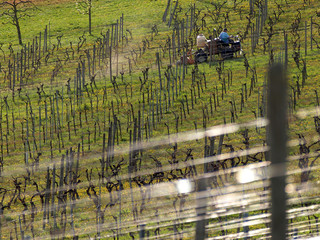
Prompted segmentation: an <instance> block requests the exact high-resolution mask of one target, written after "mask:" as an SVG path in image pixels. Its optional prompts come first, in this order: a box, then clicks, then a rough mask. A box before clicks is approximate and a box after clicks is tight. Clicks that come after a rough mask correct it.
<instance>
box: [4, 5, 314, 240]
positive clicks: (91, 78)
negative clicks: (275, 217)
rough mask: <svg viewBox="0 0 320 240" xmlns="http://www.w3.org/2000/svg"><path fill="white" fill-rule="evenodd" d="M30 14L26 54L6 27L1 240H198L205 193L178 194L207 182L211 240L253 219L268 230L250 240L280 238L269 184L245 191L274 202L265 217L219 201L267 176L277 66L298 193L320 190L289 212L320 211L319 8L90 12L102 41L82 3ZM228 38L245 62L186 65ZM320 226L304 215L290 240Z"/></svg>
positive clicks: (217, 59)
mask: <svg viewBox="0 0 320 240" xmlns="http://www.w3.org/2000/svg"><path fill="white" fill-rule="evenodd" d="M1 2H5V1H1ZM9 2H12V1H9ZM32 2H33V4H34V5H28V6H27V5H26V6H25V7H28V8H29V9H31V10H32V11H30V17H24V18H21V19H20V27H21V32H22V42H23V43H22V45H19V42H18V38H17V30H16V28H15V26H13V25H10V24H8V23H7V22H6V18H5V17H4V16H2V17H0V21H2V22H3V24H2V25H1V29H0V84H1V85H0V86H1V89H0V92H1V93H0V94H1V95H0V96H1V101H0V102H1V104H0V106H1V111H0V119H1V121H0V183H1V184H0V201H1V202H0V207H1V211H0V226H1V228H0V239H9V238H10V237H11V238H13V239H14V238H16V239H24V238H26V236H30V237H31V238H33V239H47V238H52V239H54V238H61V239H62V238H64V237H66V238H69V239H72V238H73V239H78V238H81V239H82V238H84V239H85V238H97V239H98V238H101V239H107V238H108V239H112V238H113V239H130V238H132V239H134V237H138V236H139V231H140V229H141V227H146V229H147V230H146V234H148V239H149V238H150V239H168V238H170V239H171V238H172V239H176V238H178V236H179V239H192V238H193V235H194V232H193V231H194V227H195V221H196V220H195V219H196V218H197V216H199V215H197V214H198V213H197V212H196V210H195V209H196V204H198V202H197V197H196V195H195V194H196V191H194V192H193V193H192V194H189V195H188V194H183V193H176V192H175V190H173V189H172V186H171V185H172V184H173V185H174V184H177V183H178V182H179V181H178V180H179V179H180V180H181V179H188V180H189V181H191V182H192V183H194V184H195V185H197V189H198V190H199V186H198V182H197V181H198V179H201V178H202V177H205V178H207V176H210V177H208V187H210V190H208V194H209V192H210V194H211V195H210V196H213V199H216V200H212V203H210V201H209V205H208V210H209V211H210V214H211V216H212V217H210V218H209V217H208V219H209V220H208V228H207V234H208V237H212V238H214V239H223V236H224V237H226V236H227V235H228V234H229V235H230V236H229V237H230V239H235V238H236V237H234V235H232V234H237V233H239V232H242V231H244V227H243V226H242V225H241V226H240V225H237V224H238V222H237V221H238V220H237V219H241V218H242V217H243V216H244V212H243V211H244V210H243V209H244V208H245V207H247V210H246V213H247V214H249V215H250V216H252V218H254V216H257V218H258V220H259V221H258V220H257V222H254V219H253V220H252V219H250V221H252V222H250V227H249V228H250V231H252V234H253V235H252V237H253V238H263V237H266V238H268V236H270V235H268V234H269V232H268V231H269V230H268V228H269V227H270V226H269V225H270V224H269V223H268V221H267V220H266V219H267V217H266V216H265V215H264V214H267V212H268V211H267V210H266V209H268V206H264V205H263V204H262V203H263V202H264V201H265V199H268V194H269V192H268V189H267V187H266V185H265V182H264V181H263V180H261V179H260V180H261V182H262V183H261V184H260V182H259V183H257V184H256V185H254V184H253V185H252V186H251V187H252V188H250V184H248V186H247V187H244V188H243V192H246V193H247V194H249V195H250V194H252V192H259V191H261V195H259V196H254V197H253V199H254V200H252V202H253V203H252V204H250V201H249V200H250V199H249V197H248V199H247V201H248V202H247V203H246V204H248V205H246V206H245V205H244V203H243V202H242V201H241V203H240V200H239V205H236V204H235V205H233V204H234V203H232V204H230V205H227V206H220V205H221V204H222V203H221V202H219V201H224V200H226V199H224V198H223V192H224V191H222V189H223V190H225V192H226V193H225V194H226V195H227V194H231V198H232V196H235V199H238V198H239V199H240V198H242V197H243V196H242V195H237V196H236V195H232V194H235V192H237V193H239V194H240V192H241V191H242V186H239V185H237V177H236V175H235V174H234V172H237V171H238V169H241V167H243V166H247V165H249V164H252V166H255V165H254V164H258V166H265V165H264V164H267V162H266V159H265V156H266V154H267V153H266V151H267V149H266V147H265V145H266V130H265V125H264V124H265V123H264V122H263V121H262V122H261V121H260V120H259V119H260V118H264V117H266V98H267V91H268V89H267V87H266V86H267V71H268V69H269V66H271V65H272V64H274V63H282V64H284V65H285V67H286V69H287V78H288V83H289V89H288V95H289V98H288V105H289V119H288V130H289V131H288V132H289V146H290V148H289V155H290V157H289V158H290V163H289V164H288V170H289V172H290V177H289V178H288V183H290V184H291V185H290V186H295V187H297V189H298V187H300V186H305V184H307V183H310V184H311V185H312V184H314V185H312V186H311V187H310V186H309V185H308V187H310V188H308V190H310V191H306V192H302V193H300V192H299V196H297V195H296V194H298V193H297V192H295V191H291V192H290V191H289V192H288V194H292V196H291V195H290V197H292V199H295V198H294V197H297V199H295V200H292V201H291V202H290V204H291V205H290V206H291V207H290V209H291V210H292V209H296V211H300V210H301V208H307V207H308V206H310V204H311V203H312V204H315V206H317V204H318V203H319V200H318V198H317V196H316V195H317V192H316V191H315V190H314V189H313V187H314V188H315V187H316V185H317V182H318V178H319V173H318V168H317V165H318V164H317V159H318V157H319V155H318V149H319V135H318V134H319V133H320V130H319V117H318V112H317V111H318V109H317V108H316V109H315V110H314V109H313V107H317V106H319V98H318V91H319V84H318V81H320V77H319V76H320V74H319V66H320V60H319V53H320V2H319V1H316V0H314V1H312V0H310V1H306V0H298V1H297V0H255V1H241V0H234V1H222V0H219V1H212V0H202V1H195V0H193V1H190V0H188V1H187V0H180V1H164V0H157V1H149V0H119V1H112V0H109V1H102V0H92V21H91V23H92V34H91V35H90V34H89V32H88V31H89V30H88V15H87V14H86V13H84V12H83V9H82V10H81V11H82V13H84V14H81V13H79V11H78V9H77V6H76V4H75V2H76V1H70V0H55V1H49V0H33V1H32ZM250 3H252V5H251V6H250ZM25 9H26V8H24V10H25ZM5 10H6V8H5V7H3V8H1V9H0V16H1V12H4V11H5ZM22 10H23V9H22ZM81 11H80V12H81ZM21 13H22V12H21ZM225 27H227V28H228V32H229V33H230V34H232V35H237V38H238V39H240V41H241V48H242V51H241V52H238V53H237V55H235V56H234V57H233V58H231V59H224V58H222V57H221V55H212V56H209V57H208V60H207V61H206V62H204V63H201V64H190V65H187V64H178V62H180V63H181V60H182V58H181V57H182V56H183V55H184V54H187V53H188V52H189V51H191V52H192V53H194V52H195V51H196V50H197V46H196V39H197V36H198V35H199V34H200V33H202V34H204V35H205V36H206V37H207V38H208V39H209V36H213V38H215V37H217V36H218V35H219V33H220V32H221V31H222V30H223V28H225ZM193 57H194V56H193ZM309 109H312V110H310V112H308V111H309ZM302 111H307V113H303V112H302ZM237 124H240V125H237ZM218 125H225V126H224V127H223V126H222V130H219V131H217V132H218V133H216V132H215V131H213V130H215V129H216V128H213V130H212V131H211V132H210V129H211V128H212V127H215V126H218ZM234 126H237V127H236V128H233V127H234ZM232 129H236V130H232ZM206 130H207V132H205V131H206ZM204 132H205V133H204ZM202 133H204V134H202ZM210 134H211V135H210ZM246 151H247V152H246ZM228 154H230V155H228ZM233 154H235V155H233ZM203 157H205V159H206V158H207V159H211V160H208V163H207V164H206V163H205V164H204V160H203V159H204V158H203ZM220 157H221V159H220ZM259 164H260V165H259ZM233 169H234V170H233ZM232 171H234V172H232ZM259 171H260V170H259ZM261 171H262V172H263V171H264V170H263V169H262V170H261ZM208 173H209V175H207V174H208ZM210 174H213V175H214V176H213V175H210ZM264 174H265V173H261V175H263V176H264ZM288 175H289V174H288ZM196 183H197V184H196ZM170 184H171V185H170ZM295 184H296V185H295ZM233 185H234V186H236V187H235V189H231V188H230V189H229V187H230V186H233ZM159 189H161V191H159ZM217 189H218V190H217ZM157 190H158V191H157ZM220 190H221V192H220ZM249 195H248V196H249ZM250 196H251V195H250ZM252 196H253V195H252ZM220 197H221V198H220ZM228 197H230V196H228ZM299 198H300V199H299ZM219 199H220V200H219ZM301 199H302V200H301ZM227 200H228V199H227ZM227 200H226V201H227ZM215 201H217V202H216V203H215ZM227 202H228V201H227ZM215 204H216V205H215ZM219 204H220V205H219ZM259 204H261V205H259ZM308 204H309V205H308ZM222 205H223V204H222ZM258 205H259V206H258ZM300 207H301V208H300ZM219 209H220V210H221V209H222V210H223V209H228V212H226V213H225V214H224V213H223V211H222V210H221V211H220V210H219ZM292 211H293V212H294V210H292ZM308 211H310V212H308ZM317 211H318V210H317V209H316V210H312V209H306V214H305V215H301V216H300V215H299V214H297V215H294V213H292V215H290V221H291V222H290V224H291V225H290V226H289V234H290V236H291V235H293V233H296V232H297V231H296V230H295V229H296V228H297V227H296V226H298V225H299V223H300V222H303V223H306V221H309V225H307V226H305V228H301V231H299V235H303V234H316V233H318V212H317ZM220 214H221V215H220ZM223 222H225V223H226V227H225V228H224V227H222V226H220V224H222V223H223ZM239 224H240V223H239ZM240 228H241V231H240ZM242 228H243V229H242ZM261 229H265V230H263V231H262V230H261ZM306 229H307V230H306ZM255 230H257V232H254V231H255ZM258 230H261V232H259V231H258ZM140 234H141V231H140ZM219 237H220V238H219ZM238 237H239V238H240V237H241V236H240V235H239V236H238ZM242 237H243V236H242ZM26 239H27V238H26Z"/></svg>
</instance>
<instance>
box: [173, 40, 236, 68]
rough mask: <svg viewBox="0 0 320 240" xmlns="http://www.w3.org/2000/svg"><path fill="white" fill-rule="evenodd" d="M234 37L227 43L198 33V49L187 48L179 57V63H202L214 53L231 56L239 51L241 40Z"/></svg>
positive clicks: (223, 56) (222, 57)
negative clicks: (183, 54)
mask: <svg viewBox="0 0 320 240" xmlns="http://www.w3.org/2000/svg"><path fill="white" fill-rule="evenodd" d="M234 39H235V40H230V41H229V43H224V42H223V41H222V40H221V39H219V38H213V37H211V36H210V37H209V39H208V40H207V39H206V38H205V37H204V35H202V34H200V35H198V37H197V48H198V50H197V51H195V52H193V51H192V50H189V51H188V53H187V54H185V56H182V57H181V60H180V61H179V63H183V62H184V63H185V64H194V63H203V62H206V61H207V60H208V58H209V57H211V56H214V55H218V56H219V57H220V58H221V59H229V58H233V57H234V56H235V55H237V54H238V53H240V51H241V42H240V40H239V39H238V36H235V37H234Z"/></svg>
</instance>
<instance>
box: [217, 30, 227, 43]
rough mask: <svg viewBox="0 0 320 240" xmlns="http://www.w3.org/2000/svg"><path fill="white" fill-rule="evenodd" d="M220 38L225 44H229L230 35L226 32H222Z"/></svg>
mask: <svg viewBox="0 0 320 240" xmlns="http://www.w3.org/2000/svg"><path fill="white" fill-rule="evenodd" d="M219 38H220V39H221V40H222V41H223V42H224V43H229V35H228V33H226V32H221V33H220V36H219Z"/></svg>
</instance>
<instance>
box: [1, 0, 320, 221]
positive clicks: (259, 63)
mask: <svg viewBox="0 0 320 240" xmlns="http://www.w3.org/2000/svg"><path fill="white" fill-rule="evenodd" d="M180 2H182V6H183V7H187V6H188V5H189V4H190V1H180ZM209 2H210V1H197V2H196V3H197V7H199V8H202V9H205V6H208V3H209ZM37 4H38V7H39V9H40V10H41V11H39V12H38V13H36V14H35V15H34V16H33V17H32V18H31V19H29V20H24V21H22V29H23V36H24V39H25V42H26V41H28V40H31V38H32V37H33V36H34V35H35V34H36V33H37V32H39V31H42V30H43V29H44V25H45V24H48V23H49V21H50V26H51V27H50V28H51V34H52V42H55V37H56V36H57V35H59V34H63V46H67V45H68V43H69V42H70V41H72V42H77V40H78V37H79V36H80V35H81V34H82V33H83V32H84V31H86V29H87V27H86V24H87V19H86V16H82V15H80V14H79V13H78V12H77V11H76V9H75V5H74V3H73V2H69V1H65V2H63V3H60V2H59V1H57V2H55V3H52V1H50V4H48V2H42V3H37ZM165 4H166V3H165V1H131V0H127V1H125V0H123V1H96V2H94V7H95V8H94V14H93V26H94V27H93V36H92V37H89V36H87V37H88V42H89V43H90V42H91V43H92V42H93V41H94V39H95V38H96V37H98V36H99V35H100V31H101V30H103V29H106V27H105V26H106V25H109V24H111V23H113V22H114V21H115V19H117V18H118V17H119V16H120V14H121V13H123V12H124V13H125V26H126V28H127V29H130V30H131V31H132V32H133V35H134V39H133V41H132V43H131V45H130V48H131V47H132V48H134V47H135V46H136V45H137V44H139V43H140V42H141V40H142V39H143V38H144V37H145V35H146V34H148V36H149V34H150V29H151V27H152V26H153V25H154V24H158V26H159V29H160V30H161V33H160V35H159V36H157V38H156V39H155V41H154V42H153V43H152V44H153V45H152V47H154V48H155V49H154V50H157V49H158V44H162V45H164V43H163V39H165V38H166V37H167V34H168V32H169V31H168V28H167V27H165V26H164V25H163V24H161V23H160V21H161V16H162V13H163V11H164V8H165ZM229 4H230V5H229V6H228V7H230V8H231V7H232V4H231V2H230V3H229ZM312 4H313V5H312V7H305V8H304V9H303V4H302V1H299V2H297V1H292V3H291V4H290V5H289V6H290V7H289V8H288V9H286V12H285V13H284V14H283V15H282V16H281V18H280V21H279V23H278V24H277V25H276V26H275V29H276V30H277V31H279V34H278V35H276V36H274V37H273V39H272V46H274V47H276V48H277V47H279V46H280V45H281V44H282V39H283V38H282V35H281V32H282V30H283V29H289V27H290V24H288V22H290V21H288V19H290V20H291V22H292V21H293V18H294V17H295V15H296V9H297V8H301V9H302V10H301V12H302V22H303V21H304V20H308V19H309V16H314V12H315V9H317V8H319V3H317V2H316V1H314V2H312ZM98 6H99V7H98ZM209 6H210V4H209ZM243 6H244V8H245V7H247V6H246V5H243ZM226 9H228V8H226ZM274 9H276V8H275V6H274V5H271V6H270V12H272V10H274ZM30 20H32V24H30ZM315 21H317V22H319V19H318V18H315ZM245 25H246V20H245V18H244V17H243V18H242V20H241V19H240V17H239V15H237V14H231V13H230V23H228V28H229V29H230V32H232V33H235V32H237V31H242V30H243V29H244V27H245ZM213 26H216V23H213V22H210V21H209V20H208V29H212V27H213ZM239 26H240V27H239ZM239 29H240V30H239ZM207 31H208V30H204V32H205V35H206V36H207V35H208V32H207ZM301 35H302V36H303V34H302V33H301ZM291 38H292V36H291V35H289V42H290V39H291ZM0 42H3V43H5V45H4V47H3V49H4V50H5V51H6V46H7V44H8V43H10V42H12V43H15V42H16V36H15V29H14V28H12V27H11V26H8V25H5V26H3V28H1V35H0ZM301 43H302V46H303V41H301ZM290 44H291V42H290ZM16 48H17V46H16ZM243 49H244V50H245V51H246V52H247V57H248V60H249V63H250V66H255V67H256V68H257V74H258V83H257V87H256V88H254V91H253V94H252V96H251V97H250V98H249V101H248V102H246V103H245V105H246V108H245V110H244V111H243V112H242V113H240V112H238V119H237V121H247V120H248V119H252V118H253V117H254V115H253V113H252V111H256V112H257V111H258V110H257V102H258V89H259V93H260V97H261V93H262V86H263V82H264V75H265V72H266V68H267V65H268V61H269V60H268V56H266V55H263V54H262V47H259V48H258V49H257V51H256V53H255V56H251V54H250V41H249V39H246V40H245V41H243ZM154 50H152V49H151V50H149V51H148V52H147V53H146V54H145V55H144V56H143V58H141V59H140V60H139V64H138V65H137V66H136V67H135V69H136V71H135V73H133V75H132V76H133V77H130V76H128V75H125V81H126V82H130V81H131V79H132V78H133V88H134V91H135V92H136V91H138V89H139V87H140V86H139V80H138V76H141V70H142V69H143V68H145V66H146V64H147V65H151V64H152V63H154V61H155V60H154V59H155V58H154V54H155V51H154ZM123 54H124V55H125V54H128V52H126V50H125V51H124V53H123ZM290 55H291V54H289V60H290V66H291V68H290V70H289V71H290V78H289V81H290V83H291V85H292V86H293V85H295V81H296V78H294V77H295V76H296V75H297V74H298V75H299V74H300V71H299V70H298V69H297V68H296V67H295V64H294V62H293V60H292V58H291V57H290ZM318 56H319V50H314V51H313V52H309V55H308V57H307V66H308V76H309V77H308V80H307V82H306V85H305V87H304V88H303V91H302V95H301V96H300V98H299V100H298V107H306V106H314V105H315V99H314V95H313V93H314V90H319V88H318V84H317V82H318V81H319V80H320V79H319V74H318V73H319V72H318V71H319V70H318V66H319V58H318ZM152 66H153V67H152V68H151V70H150V75H151V78H152V80H153V81H154V82H157V71H156V67H155V66H154V65H152ZM163 66H164V67H165V66H166V62H165V60H164V63H163ZM216 66H217V65H214V66H213V67H211V68H209V66H208V65H207V64H202V65H200V66H199V69H200V72H205V73H206V78H207V84H208V88H207V89H205V91H204V93H203V94H202V97H201V98H200V99H198V103H197V106H199V108H198V107H195V109H194V110H192V111H191V114H190V116H188V118H187V120H186V121H185V122H184V124H183V125H182V126H180V131H183V130H190V129H194V122H197V123H198V128H200V127H201V126H202V124H201V122H202V110H201V106H203V105H208V101H209V100H208V99H209V96H210V95H211V94H212V93H213V92H214V88H215V86H218V87H219V88H220V87H221V82H219V80H218V78H217V73H216V72H215V67H216ZM224 66H225V69H231V70H232V72H233V84H232V86H231V87H230V89H229V90H228V93H227V94H226V95H225V96H224V100H223V101H222V100H221V97H220V107H219V108H218V109H217V111H215V112H214V114H213V116H212V117H210V119H209V122H208V125H215V124H221V123H223V118H224V117H225V118H226V121H227V122H229V121H230V111H229V110H230V105H229V101H233V100H235V101H236V103H237V106H239V92H240V91H241V87H242V84H244V83H247V85H248V86H249V85H250V78H251V75H250V74H249V76H248V77H246V76H245V71H244V66H243V58H239V59H234V60H230V61H225V63H224ZM52 68H53V66H52V65H50V66H49V67H48V68H43V69H42V70H41V71H40V72H39V73H38V74H37V75H35V76H34V80H33V81H34V84H33V85H32V86H30V88H29V94H30V96H31V99H33V101H34V102H36V101H37V98H36V93H35V90H34V87H35V86H38V85H39V83H40V82H42V83H45V85H46V86H47V88H46V92H51V93H54V90H55V88H53V89H52V88H50V87H48V85H47V84H46V83H47V82H48V81H49V80H48V77H49V75H50V73H48V72H47V69H52ZM74 68H75V64H74V63H70V64H69V63H68V64H67V65H65V66H64V69H63V72H62V73H61V74H60V75H59V78H58V79H57V80H56V81H57V82H56V84H57V85H58V87H57V89H59V90H61V88H60V87H59V84H60V85H61V84H65V83H66V79H67V78H68V77H70V76H73V74H74ZM190 71H191V68H189V72H190ZM300 79H301V76H300ZM101 80H102V81H101V82H98V87H99V90H98V91H99V93H100V94H102V90H101V87H102V86H103V85H104V79H103V76H101ZM119 82H120V81H119ZM190 82H191V80H190V78H188V79H187V80H186V83H185V89H184V90H183V91H184V92H185V94H186V95H188V94H189V92H190V91H189V87H190V85H191V83H190ZM108 86H109V89H108V94H109V96H110V98H112V96H113V94H112V85H111V84H110V83H108ZM145 91H146V93H147V90H146V89H145ZM121 94H122V95H124V90H123V89H122V93H121ZM220 94H221V92H220ZM5 95H7V94H5V93H2V96H5ZM8 95H9V94H8ZM110 98H109V99H110ZM139 98H140V96H138V95H136V96H135V94H134V96H133V98H132V99H130V102H132V103H134V105H135V107H136V108H137V103H138V100H139ZM140 100H141V99H140ZM260 101H261V99H260ZM11 104H12V103H11ZM86 104H89V102H88V101H87V102H86ZM109 104H110V103H109ZM84 105H85V104H83V105H82V106H81V107H84ZM12 106H16V108H17V110H16V114H17V115H19V119H20V120H19V122H18V123H20V122H23V120H22V119H23V118H24V117H25V113H24V103H23V101H18V103H16V104H15V105H13V104H12ZM178 106H179V105H178V104H177V108H178ZM109 107H110V105H108V106H99V111H100V113H95V114H96V115H95V116H98V118H99V119H100V120H101V119H103V113H102V112H103V111H107V112H108V111H109V110H108V108H109ZM121 108H123V109H125V110H126V112H121V113H120V114H119V117H120V118H121V121H122V122H125V119H126V117H127V116H126V115H127V112H128V110H129V109H130V106H129V104H127V103H125V104H123V106H121ZM18 109H20V110H18ZM78 111H80V110H78ZM82 112H83V111H82ZM165 119H167V121H168V122H169V125H170V126H171V128H170V129H171V132H174V125H175V123H174V115H173V114H171V113H168V114H166V115H165ZM18 123H17V125H18V126H19V124H18ZM84 125H85V127H84V128H83V130H82V134H84V136H85V138H86V137H87V135H86V129H88V128H89V129H90V130H91V131H92V129H93V122H91V121H90V120H89V123H88V124H84ZM78 127H79V126H78ZM65 130H66V128H65ZM79 131H81V130H79ZM17 132H20V126H19V130H17ZM300 132H306V133H307V134H310V135H311V136H313V134H314V131H313V126H312V119H308V120H301V121H300V122H298V124H296V122H295V123H294V125H293V130H292V134H293V135H295V134H296V133H300ZM164 133H166V127H165V125H164V123H163V122H162V123H159V124H158V127H157V129H155V130H154V135H163V134H164ZM80 135H81V133H79V132H78V137H74V138H73V139H72V141H71V142H70V143H69V142H66V143H65V149H68V148H69V146H75V145H76V144H77V143H78V142H79V141H80ZM250 137H251V138H263V137H264V135H263V133H262V132H261V135H260V136H259V135H258V134H256V133H255V132H254V131H252V132H250ZM233 138H234V139H233ZM128 139H129V136H128V134H126V135H124V136H123V141H126V140H128ZM227 141H229V142H230V143H238V142H240V141H241V139H239V135H237V136H234V137H233V136H231V135H230V136H228V137H227ZM258 142H261V141H260V140H259V141H258ZM101 143H102V136H101V135H100V136H98V140H97V144H95V146H94V147H93V148H92V149H91V151H87V154H89V155H87V156H88V157H89V159H88V161H90V162H91V161H93V162H96V161H97V158H98V157H96V155H94V157H93V156H92V153H93V152H94V151H96V152H99V151H101ZM21 145H22V143H21V142H19V148H18V150H16V151H15V152H14V154H11V155H10V156H9V157H7V158H6V163H5V169H10V167H9V165H10V164H11V163H13V162H15V163H14V164H18V165H20V164H21V163H22V162H23V157H22V151H23V148H22V147H21ZM55 145H56V144H55ZM240 146H241V144H240ZM10 147H11V148H12V145H10ZM187 147H191V148H193V149H194V152H195V157H200V156H202V155H203V152H202V150H203V142H202V141H197V142H193V143H190V144H188V145H187V146H184V148H187ZM48 150H49V146H48V145H47V146H46V147H45V149H44V150H43V157H42V158H41V161H44V162H46V161H49V158H48V156H49V155H50V153H49V151H48ZM166 151H168V150H167V149H163V151H162V154H163V155H164V156H166V155H167V152H166ZM226 151H227V150H226ZM90 152H91V154H90ZM182 152H183V149H182V150H181V152H180V154H181V158H183V156H184V155H183V154H182ZM151 154H154V155H155V156H157V155H158V154H159V153H158V152H155V151H154V150H150V155H151ZM54 155H56V156H57V158H59V157H60V153H58V150H57V149H56V150H55V152H54ZM147 155H148V154H145V156H147ZM46 159H47V160H46ZM9 163H10V164H9ZM144 164H145V166H149V163H148V162H145V163H144ZM22 166H23V165H22ZM83 179H84V177H83ZM84 180H85V179H84ZM82 194H84V193H82ZM79 227H81V226H79Z"/></svg>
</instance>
